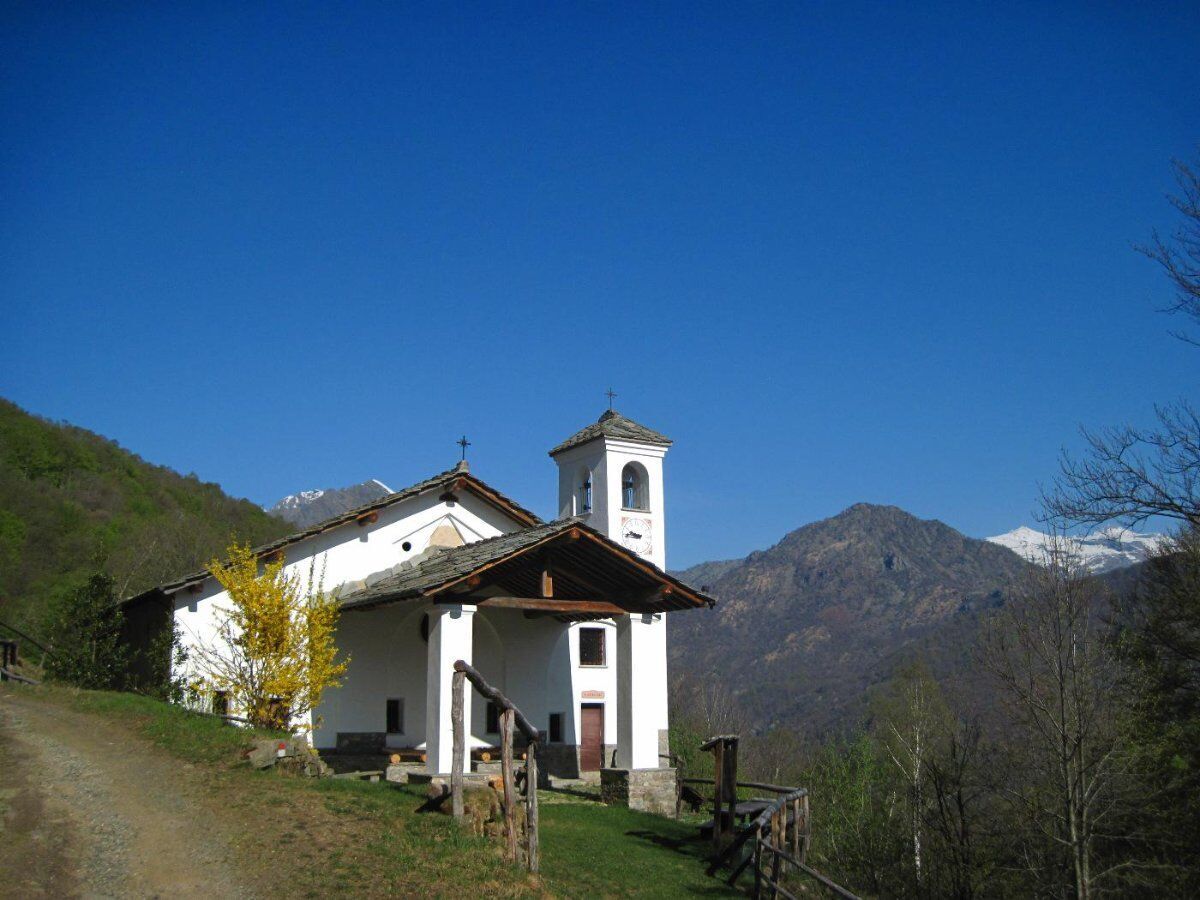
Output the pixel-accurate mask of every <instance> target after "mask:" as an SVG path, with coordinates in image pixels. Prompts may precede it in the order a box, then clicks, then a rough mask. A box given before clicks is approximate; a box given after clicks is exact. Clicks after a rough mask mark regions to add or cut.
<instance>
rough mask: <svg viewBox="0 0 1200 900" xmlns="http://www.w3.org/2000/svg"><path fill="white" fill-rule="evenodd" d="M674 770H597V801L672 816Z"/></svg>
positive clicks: (673, 807)
mask: <svg viewBox="0 0 1200 900" xmlns="http://www.w3.org/2000/svg"><path fill="white" fill-rule="evenodd" d="M675 778H676V772H675V770H674V769H601V770H600V799H601V800H603V801H604V802H605V803H607V804H609V805H610V806H628V807H629V808H630V809H640V810H642V811H643V812H650V813H655V814H657V815H660V816H673V815H675Z"/></svg>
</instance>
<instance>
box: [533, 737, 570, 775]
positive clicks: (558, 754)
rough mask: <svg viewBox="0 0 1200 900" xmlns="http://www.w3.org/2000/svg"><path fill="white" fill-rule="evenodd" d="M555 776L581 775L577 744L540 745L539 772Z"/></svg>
mask: <svg viewBox="0 0 1200 900" xmlns="http://www.w3.org/2000/svg"><path fill="white" fill-rule="evenodd" d="M542 773H545V774H546V775H553V776H554V777H555V778H578V777H579V747H577V746H576V745H575V744H543V745H541V746H539V747H538V774H539V775H540V774H542Z"/></svg>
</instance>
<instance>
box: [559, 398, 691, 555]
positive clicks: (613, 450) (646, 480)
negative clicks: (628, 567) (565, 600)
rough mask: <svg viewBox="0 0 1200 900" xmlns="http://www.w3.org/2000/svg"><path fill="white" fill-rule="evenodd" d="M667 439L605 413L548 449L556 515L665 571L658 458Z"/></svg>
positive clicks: (664, 452)
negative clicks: (578, 519) (578, 521)
mask: <svg viewBox="0 0 1200 900" xmlns="http://www.w3.org/2000/svg"><path fill="white" fill-rule="evenodd" d="M670 446H671V440H670V438H668V437H666V436H665V435H662V434H659V433H658V432H657V431H654V430H653V429H651V428H647V427H646V426H645V425H639V424H638V423H637V422H634V421H633V420H632V419H629V418H626V417H625V416H623V415H621V414H620V413H619V412H617V411H616V410H614V409H611V408H610V409H607V410H605V411H604V414H603V415H601V416H600V418H599V419H598V420H597V421H596V422H595V423H594V424H592V425H588V426H587V427H586V428H583V429H581V430H580V431H577V432H576V433H575V434H573V435H571V436H570V437H569V438H567V439H566V440H565V441H563V442H562V443H561V444H559V445H558V446H557V447H555V448H554V449H553V450H551V451H550V456H551V457H552V458H553V459H554V461H555V463H557V464H558V514H559V516H560V517H565V516H582V517H583V518H584V521H586V522H587V524H588V525H590V526H592V527H593V528H595V529H596V530H597V531H600V532H603V533H604V534H606V535H608V537H610V538H612V539H613V540H614V541H616V542H617V543H619V544H621V545H622V546H624V547H626V548H627V549H629V550H632V551H633V552H634V553H636V554H638V555H639V556H641V557H642V558H643V559H646V560H648V561H650V562H652V563H654V565H656V566H658V567H659V568H660V569H666V567H667V552H666V516H665V514H664V496H663V457H665V456H666V455H667V450H668V449H669V448H670Z"/></svg>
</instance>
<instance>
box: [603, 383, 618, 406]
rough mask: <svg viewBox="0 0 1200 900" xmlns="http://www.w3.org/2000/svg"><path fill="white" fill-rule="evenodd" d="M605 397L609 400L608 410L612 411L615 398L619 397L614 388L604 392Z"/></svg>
mask: <svg viewBox="0 0 1200 900" xmlns="http://www.w3.org/2000/svg"><path fill="white" fill-rule="evenodd" d="M604 396H606V397H607V398H608V408H609V409H612V402H613V397H615V396H617V392H616V391H614V390H613V389H612V388H609V389H608V390H607V391H605V392H604Z"/></svg>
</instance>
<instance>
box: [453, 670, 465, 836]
mask: <svg viewBox="0 0 1200 900" xmlns="http://www.w3.org/2000/svg"><path fill="white" fill-rule="evenodd" d="M466 678H467V676H466V675H464V674H463V673H462V672H458V671H456V672H455V673H454V679H453V681H452V682H451V684H452V687H451V690H450V724H451V727H452V729H453V731H454V744H453V750H454V759H453V760H452V761H451V763H450V804H451V812H452V813H454V821H456V822H461V821H462V818H463V757H464V756H465V748H464V744H466V734H465V732H466V728H465V726H464V725H463V682H464V681H466Z"/></svg>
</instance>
